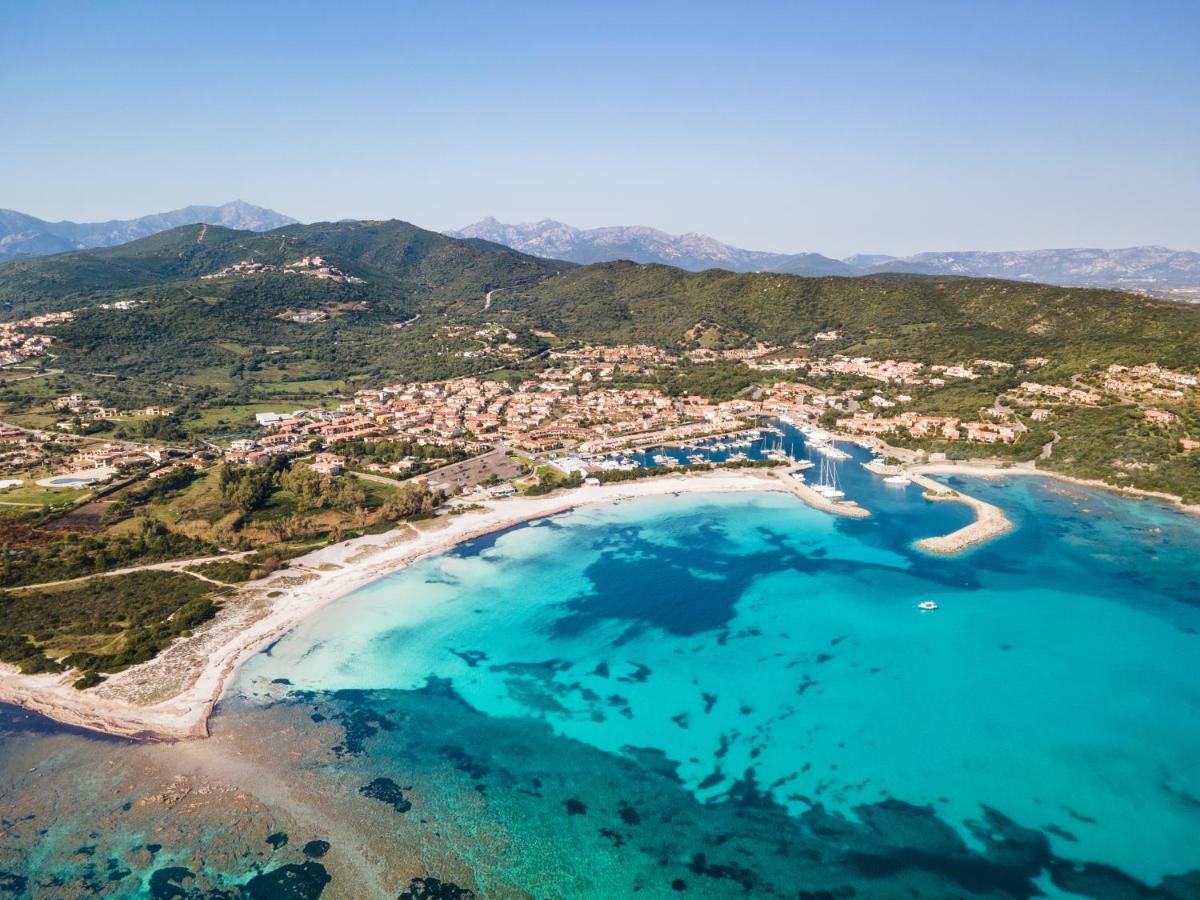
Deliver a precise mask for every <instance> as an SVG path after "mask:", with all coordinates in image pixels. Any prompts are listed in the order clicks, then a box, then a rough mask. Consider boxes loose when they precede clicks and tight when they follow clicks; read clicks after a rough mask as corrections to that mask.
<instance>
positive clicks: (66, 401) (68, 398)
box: [54, 394, 175, 428]
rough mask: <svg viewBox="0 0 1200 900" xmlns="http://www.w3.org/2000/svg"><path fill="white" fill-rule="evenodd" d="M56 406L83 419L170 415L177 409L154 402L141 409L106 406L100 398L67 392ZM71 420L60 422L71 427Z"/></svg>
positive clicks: (64, 426) (57, 399) (65, 426)
mask: <svg viewBox="0 0 1200 900" xmlns="http://www.w3.org/2000/svg"><path fill="white" fill-rule="evenodd" d="M54 408H55V409H56V410H58V411H59V412H69V413H72V414H73V415H75V416H78V417H79V418H81V419H96V420H98V419H121V418H124V417H126V416H169V415H171V414H172V413H173V412H174V411H175V410H174V409H172V408H171V407H169V406H159V405H157V404H152V405H150V406H143V407H141V408H140V409H120V408H118V407H115V406H105V405H104V404H103V403H101V402H100V401H99V400H95V399H92V398H91V397H84V396H83V395H82V394H66V395H64V396H62V397H57V398H55V400H54ZM70 425H71V423H70V422H59V423H58V426H59V427H60V428H67V427H70Z"/></svg>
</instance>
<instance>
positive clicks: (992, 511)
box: [911, 473, 1014, 554]
mask: <svg viewBox="0 0 1200 900" xmlns="http://www.w3.org/2000/svg"><path fill="white" fill-rule="evenodd" d="M911 477H912V480H913V484H917V485H920V486H921V487H923V488H925V499H926V500H932V501H934V502H937V503H942V502H947V501H949V502H954V503H965V504H966V505H967V506H969V507H971V509H973V510H974V511H975V520H974V521H973V522H969V523H968V524H966V525H964V526H963V527H962V528H960V529H958V530H957V531H952V532H950V533H949V534H943V535H939V536H937V537H927V538H922V539H921V540H919V541H916V542H915V543H914V544H913V546H914V547H916V548H917V549H918V550H924V551H925V552H927V553H939V554H944V553H959V552H960V551H962V550H965V549H967V548H968V547H973V546H974V545H975V544H981V543H983V542H984V541H988V540H991V539H992V538H994V537H999V536H1000V535H1002V534H1004V533H1006V532H1009V531H1011V530H1012V529H1013V527H1014V526H1013V523H1012V521H1011V520H1009V518H1008V516H1006V515H1005V514H1004V510H1002V509H1001V508H1000V507H998V506H994V505H993V504H991V503H987V502H985V501H983V500H980V499H979V498H978V497H972V496H971V495H970V494H964V493H961V492H960V491H956V490H954V489H953V488H948V487H946V485H944V484H940V483H938V482H936V481H934V480H933V479H932V478H926V477H925V476H924V475H921V474H919V473H913V474H912V475H911Z"/></svg>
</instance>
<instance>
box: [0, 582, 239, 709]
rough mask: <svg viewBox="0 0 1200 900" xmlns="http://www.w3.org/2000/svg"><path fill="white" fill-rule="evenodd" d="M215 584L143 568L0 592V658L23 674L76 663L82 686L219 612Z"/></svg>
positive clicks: (154, 652) (156, 650)
mask: <svg viewBox="0 0 1200 900" xmlns="http://www.w3.org/2000/svg"><path fill="white" fill-rule="evenodd" d="M217 594H218V590H217V589H215V588H214V587H213V585H211V584H208V583H207V582H204V581H201V580H199V579H197V578H193V577H192V576H190V575H182V574H179V573H176V572H160V571H146V572H134V573H130V574H128V575H114V576H112V577H108V578H96V579H92V580H90V581H88V582H86V583H84V584H76V585H69V586H63V587H59V588H54V589H44V590H22V591H7V592H0V659H3V660H5V661H6V662H10V663H13V664H15V665H17V666H19V667H20V668H21V670H22V671H24V672H55V671H62V670H63V668H64V667H71V668H75V669H78V670H79V672H80V673H81V679H80V682H81V683H80V684H78V685H77V686H80V687H87V686H91V685H92V684H95V683H96V682H97V681H98V680H99V678H98V675H97V673H100V672H117V671H120V670H121V669H124V668H127V667H129V666H132V665H136V664H137V663H140V662H145V661H146V660H148V659H151V658H153V657H154V656H155V655H157V654H158V653H159V652H160V651H161V650H162V649H163V648H164V647H166V645H167V644H169V643H170V642H171V641H172V640H174V639H175V638H176V637H178V636H180V635H182V634H185V633H187V632H188V631H190V630H191V629H193V628H195V627H196V626H197V625H199V624H201V623H203V622H205V621H207V620H208V619H210V618H212V616H213V615H215V614H216V611H217V601H216V597H217Z"/></svg>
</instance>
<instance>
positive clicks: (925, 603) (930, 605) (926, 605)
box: [917, 600, 938, 609]
mask: <svg viewBox="0 0 1200 900" xmlns="http://www.w3.org/2000/svg"><path fill="white" fill-rule="evenodd" d="M937 608H938V605H937V604H936V603H934V602H933V601H932V600H922V601H921V602H920V603H918V604H917V609H937Z"/></svg>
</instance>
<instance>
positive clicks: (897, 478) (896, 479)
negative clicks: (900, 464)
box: [883, 472, 912, 485]
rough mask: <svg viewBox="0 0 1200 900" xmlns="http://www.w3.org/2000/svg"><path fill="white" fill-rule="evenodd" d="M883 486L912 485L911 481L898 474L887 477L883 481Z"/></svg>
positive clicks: (905, 476) (902, 474)
mask: <svg viewBox="0 0 1200 900" xmlns="http://www.w3.org/2000/svg"><path fill="white" fill-rule="evenodd" d="M883 483H884V484H901V485H903V484H912V479H911V478H909V477H908V476H907V475H905V474H904V473H903V472H900V473H898V474H896V475H888V476H886V477H885V478H884V479H883Z"/></svg>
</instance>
